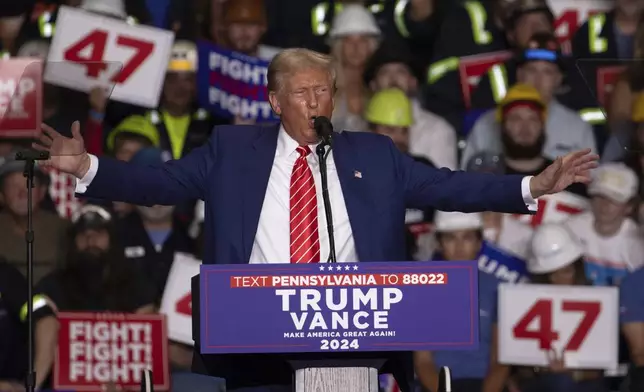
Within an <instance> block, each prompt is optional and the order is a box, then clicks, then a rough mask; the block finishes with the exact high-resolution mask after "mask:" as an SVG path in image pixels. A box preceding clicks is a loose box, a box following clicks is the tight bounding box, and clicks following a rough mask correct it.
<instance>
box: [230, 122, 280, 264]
mask: <svg viewBox="0 0 644 392" xmlns="http://www.w3.org/2000/svg"><path fill="white" fill-rule="evenodd" d="M278 131H279V124H278V125H277V126H270V127H262V128H261V129H260V131H259V135H258V137H257V139H255V141H254V142H253V144H252V145H251V146H249V148H248V152H247V155H246V158H245V159H244V160H243V161H244V169H243V174H242V176H241V178H239V179H238V180H239V181H240V182H241V183H242V184H243V185H242V187H243V190H242V192H241V195H242V199H243V201H242V209H241V210H242V211H241V212H242V216H243V218H242V220H243V225H242V241H243V249H244V259H243V261H242V262H244V263H248V262H249V260H250V254H251V251H252V249H253V241H254V240H255V234H256V233H257V225H258V224H259V215H260V213H261V211H262V204H263V203H264V197H265V196H266V189H267V187H268V179H269V177H270V174H271V169H272V167H273V160H274V159H275V150H276V148H277V135H278Z"/></svg>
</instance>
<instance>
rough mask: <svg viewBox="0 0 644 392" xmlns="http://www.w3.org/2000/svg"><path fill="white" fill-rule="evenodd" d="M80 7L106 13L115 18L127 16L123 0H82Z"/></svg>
mask: <svg viewBox="0 0 644 392" xmlns="http://www.w3.org/2000/svg"><path fill="white" fill-rule="evenodd" d="M80 8H81V9H82V10H85V11H88V12H96V13H98V14H106V15H111V16H115V17H117V18H121V19H125V18H127V12H125V2H124V1H123V0H83V2H82V3H81V6H80Z"/></svg>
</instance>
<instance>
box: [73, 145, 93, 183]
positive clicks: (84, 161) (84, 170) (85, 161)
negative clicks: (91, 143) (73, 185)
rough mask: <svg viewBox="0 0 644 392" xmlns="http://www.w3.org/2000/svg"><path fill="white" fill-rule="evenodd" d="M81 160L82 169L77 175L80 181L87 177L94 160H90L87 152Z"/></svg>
mask: <svg viewBox="0 0 644 392" xmlns="http://www.w3.org/2000/svg"><path fill="white" fill-rule="evenodd" d="M81 160H82V162H81V165H80V168H79V170H78V171H77V172H76V174H75V176H76V178H78V179H79V180H80V179H82V178H83V177H85V175H86V174H87V172H88V171H89V168H90V166H91V164H92V160H91V159H90V157H89V154H88V153H87V151H85V152H84V153H83V156H82V157H81Z"/></svg>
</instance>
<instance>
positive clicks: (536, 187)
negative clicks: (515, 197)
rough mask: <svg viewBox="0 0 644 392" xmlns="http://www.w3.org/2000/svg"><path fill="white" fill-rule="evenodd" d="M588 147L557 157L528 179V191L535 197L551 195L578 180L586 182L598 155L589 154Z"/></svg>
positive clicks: (595, 165)
mask: <svg viewBox="0 0 644 392" xmlns="http://www.w3.org/2000/svg"><path fill="white" fill-rule="evenodd" d="M590 152H591V150H590V148H587V149H585V150H580V151H575V152H571V153H568V154H566V155H565V156H563V157H559V158H557V159H556V160H555V161H554V162H553V163H552V164H551V165H550V166H548V167H547V168H546V169H545V170H544V171H542V172H541V173H539V174H538V175H536V176H534V177H532V179H531V180H530V193H531V194H532V197H534V198H535V199H536V198H538V197H541V196H543V195H551V194H553V193H558V192H561V191H563V190H564V189H566V188H568V187H569V186H570V185H572V184H574V183H576V182H580V183H583V184H588V183H589V182H590V180H591V178H590V171H591V170H592V169H594V168H596V167H597V161H598V160H599V155H597V154H591V153H590Z"/></svg>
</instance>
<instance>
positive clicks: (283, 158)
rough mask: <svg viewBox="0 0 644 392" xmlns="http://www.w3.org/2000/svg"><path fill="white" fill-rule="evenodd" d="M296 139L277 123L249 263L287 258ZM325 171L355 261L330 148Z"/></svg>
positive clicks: (322, 229) (348, 257) (339, 228)
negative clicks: (274, 143) (269, 166)
mask: <svg viewBox="0 0 644 392" xmlns="http://www.w3.org/2000/svg"><path fill="white" fill-rule="evenodd" d="M297 147H298V144H297V142H296V141H295V140H294V139H293V138H292V137H290V136H289V135H288V134H287V133H286V131H285V130H284V127H283V126H282V127H280V130H279V135H278V138H277V150H276V151H275V160H274V161H273V168H272V169H271V174H270V177H269V180H268V187H267V189H266V195H265V196H264V203H263V205H262V210H261V213H260V215H259V225H258V226H257V233H256V235H255V240H254V242H253V249H252V252H251V255H250V263H251V264H269V263H276V264H277V263H288V262H289V261H290V259H291V250H290V244H291V240H290V185H291V173H292V171H293V166H294V165H295V160H296V159H297V157H298V156H299V153H298V152H297V151H295V150H296V148H297ZM310 147H311V154H309V156H308V157H307V161H308V164H309V167H310V168H311V171H312V172H313V177H314V179H315V188H316V193H317V198H318V233H319V236H320V255H321V262H323V263H326V262H327V260H328V257H329V236H328V232H327V228H326V215H325V213H324V201H323V199H322V179H321V177H320V167H319V164H318V158H317V155H316V154H315V147H316V146H314V145H313V146H310ZM98 164H99V161H98V158H96V157H95V156H94V155H91V154H90V167H89V170H88V171H87V173H86V174H85V176H84V177H83V178H81V179H80V180H79V181H77V183H76V192H77V193H79V194H82V193H84V192H85V191H86V190H87V187H88V186H89V185H90V184H91V182H92V180H93V179H94V177H95V176H96V172H97V171H98ZM327 173H328V185H329V198H330V199H331V212H332V213H333V231H334V237H335V251H336V260H337V262H339V263H345V262H355V261H359V260H358V254H357V252H356V246H355V242H354V239H353V232H352V231H351V224H350V222H349V214H348V213H347V207H346V204H345V202H344V195H343V193H342V187H341V186H340V178H339V177H338V172H337V170H336V167H335V162H334V160H333V152H331V153H330V154H329V156H328V158H327ZM530 178H531V177H525V178H524V179H523V180H522V181H521V193H522V195H523V201H524V202H525V204H526V206H528V208H529V209H530V210H531V211H536V210H537V202H536V201H535V200H534V198H533V197H532V196H531V194H530Z"/></svg>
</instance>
